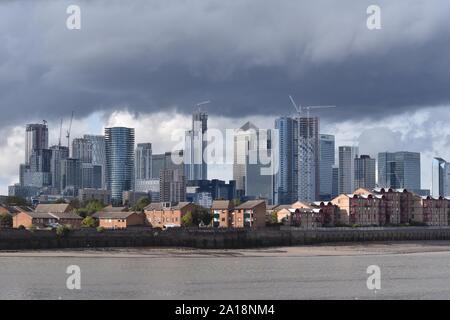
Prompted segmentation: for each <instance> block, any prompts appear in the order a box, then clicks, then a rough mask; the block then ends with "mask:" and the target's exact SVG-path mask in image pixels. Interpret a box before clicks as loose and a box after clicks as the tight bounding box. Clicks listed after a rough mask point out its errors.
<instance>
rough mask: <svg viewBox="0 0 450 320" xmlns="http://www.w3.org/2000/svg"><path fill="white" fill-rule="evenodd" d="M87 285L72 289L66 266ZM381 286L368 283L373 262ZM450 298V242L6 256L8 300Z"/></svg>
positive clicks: (1, 271)
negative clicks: (370, 286) (77, 272)
mask: <svg viewBox="0 0 450 320" xmlns="http://www.w3.org/2000/svg"><path fill="white" fill-rule="evenodd" d="M69 265H77V266H79V267H80V270H81V279H80V280H81V289H80V290H69V289H67V287H66V279H67V277H68V276H69V275H68V274H66V268H67V267H68V266H69ZM370 265H377V266H379V267H380V270H381V289H380V290H376V291H373V290H369V289H368V288H367V284H366V281H367V278H368V277H369V275H368V274H367V273H366V271H367V267H368V266H370ZM434 298H440V299H450V243H432V242H430V243H415V244H377V245H354V246H318V247H296V248H275V249H265V250H216V251H207V250H186V249H108V250H106V249H105V250H88V251H82V250H76V251H75V250H63V251H38V252H36V251H34V252H32V251H29V252H3V253H0V299H89V300H91V299H244V300H248V299H250V300H251V299H434Z"/></svg>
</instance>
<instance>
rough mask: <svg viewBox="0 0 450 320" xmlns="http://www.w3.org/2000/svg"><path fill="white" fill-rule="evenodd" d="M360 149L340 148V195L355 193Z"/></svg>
mask: <svg viewBox="0 0 450 320" xmlns="http://www.w3.org/2000/svg"><path fill="white" fill-rule="evenodd" d="M358 153H359V148H358V147H354V146H341V147H339V193H340V194H342V193H346V194H348V193H352V192H353V191H355V158H356V157H357V156H358Z"/></svg>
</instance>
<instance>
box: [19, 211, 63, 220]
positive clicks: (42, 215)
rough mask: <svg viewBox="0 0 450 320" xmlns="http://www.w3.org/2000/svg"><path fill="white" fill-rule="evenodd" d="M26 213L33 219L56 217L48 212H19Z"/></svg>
mask: <svg viewBox="0 0 450 320" xmlns="http://www.w3.org/2000/svg"><path fill="white" fill-rule="evenodd" d="M21 213H23V214H26V215H28V216H30V217H31V218H33V219H54V218H55V217H53V216H52V215H50V213H48V212H19V213H18V214H21Z"/></svg>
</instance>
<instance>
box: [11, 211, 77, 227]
mask: <svg viewBox="0 0 450 320" xmlns="http://www.w3.org/2000/svg"><path fill="white" fill-rule="evenodd" d="M82 220H83V218H81V217H80V216H79V215H77V214H75V213H73V212H56V213H53V212H52V213H50V212H26V211H21V212H19V213H17V214H15V215H14V216H13V228H19V227H20V226H23V227H25V228H27V229H29V228H31V227H32V226H35V227H38V228H46V227H49V226H50V225H51V224H54V223H58V224H60V225H69V226H70V227H72V228H73V229H79V228H80V227H81V222H82Z"/></svg>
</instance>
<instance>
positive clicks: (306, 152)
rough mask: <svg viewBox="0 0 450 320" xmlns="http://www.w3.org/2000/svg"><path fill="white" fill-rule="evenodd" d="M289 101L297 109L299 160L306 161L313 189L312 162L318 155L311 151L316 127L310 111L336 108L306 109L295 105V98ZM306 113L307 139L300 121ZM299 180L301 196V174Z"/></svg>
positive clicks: (308, 185) (310, 185)
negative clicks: (302, 144)
mask: <svg viewBox="0 0 450 320" xmlns="http://www.w3.org/2000/svg"><path fill="white" fill-rule="evenodd" d="M289 99H290V100H291V103H292V105H293V106H294V108H295V110H296V111H297V122H298V130H297V132H298V133H297V134H298V137H297V144H298V146H297V148H298V159H299V161H302V162H303V161H305V162H306V170H305V171H306V175H307V179H308V180H307V188H312V184H311V175H312V168H311V162H312V161H313V157H315V156H317V155H314V154H313V152H312V151H311V150H312V149H313V147H312V143H313V142H312V141H311V139H312V138H313V137H312V132H311V131H312V127H313V126H314V125H313V123H312V122H311V119H310V116H309V112H310V110H313V109H329V108H336V106H306V107H303V106H301V105H300V106H299V105H297V103H295V100H294V98H293V97H292V96H291V95H290V96H289ZM305 111H306V121H305V125H306V137H305V136H303V137H302V134H303V135H304V133H302V132H301V131H302V130H300V125H301V123H302V121H300V119H301V118H302V117H305ZM318 129H319V128H318V127H317V128H316V130H318ZM301 141H304V143H306V145H304V146H303V147H302V146H301V145H300V144H301ZM299 167H300V164H299ZM298 179H299V181H298V184H297V185H298V188H299V190H297V195H299V191H300V179H301V177H300V173H298ZM314 188H315V189H316V190H317V186H314ZM310 192H311V190H310ZM310 192H308V193H309V194H310V195H311V193H310ZM314 193H315V191H314ZM308 198H309V196H308ZM299 200H300V201H302V200H306V199H299ZM308 200H311V201H314V200H317V199H308Z"/></svg>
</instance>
